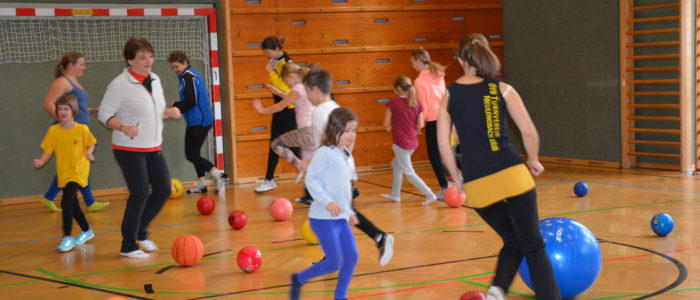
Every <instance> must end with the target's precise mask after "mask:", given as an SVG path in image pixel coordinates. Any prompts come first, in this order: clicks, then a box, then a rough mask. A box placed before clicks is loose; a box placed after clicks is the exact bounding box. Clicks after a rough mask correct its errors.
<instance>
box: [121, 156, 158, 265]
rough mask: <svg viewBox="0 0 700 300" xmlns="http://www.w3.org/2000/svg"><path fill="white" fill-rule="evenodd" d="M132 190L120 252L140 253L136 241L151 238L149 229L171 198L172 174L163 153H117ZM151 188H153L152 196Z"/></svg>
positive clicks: (123, 227)
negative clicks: (135, 251)
mask: <svg viewBox="0 0 700 300" xmlns="http://www.w3.org/2000/svg"><path fill="white" fill-rule="evenodd" d="M114 157H115V158H116V159H117V163H119V166H120V167H121V169H122V174H123V175H124V181H126V186H127V187H128V188H129V198H128V199H127V200H126V208H125V209H124V219H123V220H122V247H121V252H122V253H127V252H131V251H134V250H138V249H139V246H138V245H137V244H136V240H137V239H138V240H139V241H143V240H146V239H148V232H147V231H146V228H147V227H148V224H150V223H151V221H152V220H153V218H155V216H156V215H157V214H158V212H159V211H160V209H161V208H163V205H164V204H165V201H166V200H167V199H168V196H170V189H171V188H170V172H169V171H168V165H167V163H166V162H165V157H163V153H162V152H161V151H154V152H132V151H122V150H114ZM149 187H150V188H152V191H150V194H149Z"/></svg>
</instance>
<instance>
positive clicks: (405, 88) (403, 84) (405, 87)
mask: <svg viewBox="0 0 700 300" xmlns="http://www.w3.org/2000/svg"><path fill="white" fill-rule="evenodd" d="M394 88H395V89H397V90H399V91H402V92H406V93H408V97H407V98H406V100H408V101H407V103H408V107H416V105H418V102H417V101H416V89H415V88H414V87H413V84H411V79H410V78H408V76H405V75H399V77H396V80H394ZM424 109H425V108H424Z"/></svg>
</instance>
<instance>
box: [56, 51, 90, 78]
mask: <svg viewBox="0 0 700 300" xmlns="http://www.w3.org/2000/svg"><path fill="white" fill-rule="evenodd" d="M81 57H83V55H82V54H80V53H79V52H75V51H68V52H66V53H64V54H63V56H61V60H59V61H58V63H57V64H56V66H54V68H53V75H54V76H55V78H58V77H61V76H63V73H64V72H65V70H66V68H67V67H68V64H77V63H78V59H79V58H81Z"/></svg>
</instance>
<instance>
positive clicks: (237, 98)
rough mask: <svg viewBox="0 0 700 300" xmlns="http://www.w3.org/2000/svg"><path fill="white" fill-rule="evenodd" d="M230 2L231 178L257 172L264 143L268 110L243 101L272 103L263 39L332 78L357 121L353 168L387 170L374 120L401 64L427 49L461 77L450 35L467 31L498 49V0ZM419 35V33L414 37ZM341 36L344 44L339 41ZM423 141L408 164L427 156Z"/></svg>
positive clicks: (403, 68) (285, 172)
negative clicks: (272, 38) (273, 38)
mask: <svg viewBox="0 0 700 300" xmlns="http://www.w3.org/2000/svg"><path fill="white" fill-rule="evenodd" d="M254 2H256V1H250V0H231V1H229V4H230V11H229V12H230V17H231V18H230V19H231V26H230V28H229V29H230V30H229V31H228V32H230V34H229V35H228V38H229V40H230V43H231V45H232V46H231V50H230V51H229V53H228V54H229V55H230V57H231V60H230V61H231V66H230V69H231V70H232V71H231V72H232V74H229V75H230V77H231V78H233V83H232V84H231V87H230V88H231V90H233V97H232V98H231V99H228V101H230V102H233V103H231V105H233V107H234V108H235V116H233V118H234V120H233V123H234V124H235V132H234V134H233V135H234V139H235V140H236V143H237V151H238V152H237V153H236V162H237V168H236V172H235V174H234V181H236V182H249V181H251V180H253V179H257V178H259V177H261V176H263V175H264V172H265V169H266V164H267V151H268V149H269V132H270V130H269V126H270V115H259V114H258V113H257V112H255V111H254V110H253V109H252V108H250V103H251V101H252V99H255V98H260V99H261V100H262V101H263V103H264V104H265V105H266V106H267V105H271V104H272V98H271V95H270V92H268V91H267V89H265V88H264V85H265V84H266V83H268V78H267V72H265V70H264V66H265V63H266V58H265V57H264V56H263V55H262V52H261V49H260V44H259V43H260V42H261V41H262V40H263V39H264V38H265V37H266V36H268V35H274V34H277V35H282V36H285V37H286V38H287V41H286V43H285V45H284V50H285V51H287V53H289V55H290V56H291V57H292V59H293V60H294V61H295V62H298V63H303V64H307V65H308V64H311V63H320V65H321V66H322V67H323V68H325V69H327V70H329V71H330V73H331V74H332V75H333V78H334V80H335V82H336V84H335V85H334V87H333V95H334V97H335V99H336V100H337V101H338V103H339V104H340V105H342V106H346V107H349V108H350V109H352V110H353V111H354V112H355V113H356V114H357V115H358V118H359V119H360V128H359V129H358V143H357V147H356V148H355V152H354V155H355V159H356V162H357V165H358V167H366V166H389V164H390V162H391V159H392V157H393V153H392V151H391V144H392V138H391V134H390V133H388V132H386V131H384V128H383V125H382V122H383V120H384V114H385V111H386V104H385V102H386V100H388V99H390V98H392V97H394V96H395V95H394V93H393V88H392V84H393V81H394V79H395V78H396V77H397V76H398V75H401V74H403V75H406V76H409V77H410V78H415V77H416V76H417V75H418V74H417V73H416V72H415V71H414V70H413V68H412V67H411V64H410V59H409V57H410V53H411V51H413V50H414V49H418V48H421V47H423V48H425V49H427V50H428V51H429V52H430V54H431V56H432V60H434V61H437V62H439V63H441V64H443V65H446V66H448V69H447V74H446V82H447V83H448V84H449V83H450V82H452V81H454V80H455V79H457V78H458V77H459V76H461V75H462V70H461V67H460V65H459V64H458V63H457V61H456V59H455V55H456V48H457V46H458V45H457V44H458V42H459V39H460V38H461V37H462V36H463V35H464V34H466V33H469V32H481V33H483V34H485V35H486V36H487V37H488V38H489V40H490V42H491V45H492V48H493V50H494V52H495V53H496V54H497V55H498V56H499V58H500V57H502V55H503V40H502V25H501V23H502V8H503V5H502V1H501V0H466V1H465V0H424V1H414V0H382V1H380V0H363V1H354V0H347V1H346V2H345V3H336V2H340V1H338V0H309V1H300V0H293V1H282V0H275V1H267V0H260V1H258V2H257V4H255V3H254ZM416 38H421V39H416ZM340 40H344V41H346V42H347V43H339V41H340ZM424 139H425V137H424V136H423V135H421V136H420V137H419V140H420V141H421V142H420V146H419V148H418V149H417V150H416V152H415V153H414V155H413V160H414V161H426V160H427V156H426V147H425V145H424V143H423V140H424ZM295 173H296V170H295V168H294V167H293V166H291V165H290V164H288V163H287V162H280V167H278V170H277V172H276V175H280V176H282V177H286V178H290V177H293V176H294V174H295Z"/></svg>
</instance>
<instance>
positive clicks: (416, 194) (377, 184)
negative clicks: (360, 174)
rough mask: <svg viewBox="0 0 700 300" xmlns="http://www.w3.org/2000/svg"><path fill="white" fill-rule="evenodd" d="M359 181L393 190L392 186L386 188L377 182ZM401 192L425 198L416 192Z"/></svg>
mask: <svg viewBox="0 0 700 300" xmlns="http://www.w3.org/2000/svg"><path fill="white" fill-rule="evenodd" d="M357 181H359V182H364V183H369V184H372V185H376V186H380V187H383V188H387V189H391V187H390V186H386V185H383V184H379V183H376V182H371V181H366V180H362V179H358V180H357ZM401 192H402V193H406V194H411V195H415V196H419V197H423V195H421V194H418V193H414V192H409V191H406V190H401Z"/></svg>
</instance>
